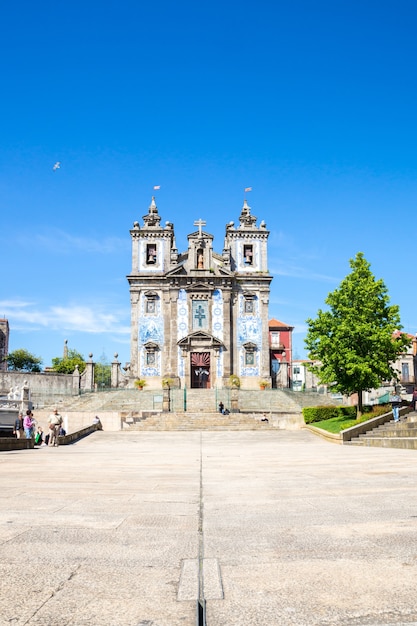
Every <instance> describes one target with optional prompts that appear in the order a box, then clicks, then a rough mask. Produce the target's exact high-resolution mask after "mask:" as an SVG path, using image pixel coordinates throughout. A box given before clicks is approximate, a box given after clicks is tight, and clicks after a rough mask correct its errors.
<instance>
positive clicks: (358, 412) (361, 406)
mask: <svg viewBox="0 0 417 626" xmlns="http://www.w3.org/2000/svg"><path fill="white" fill-rule="evenodd" d="M362 412H363V403H362V389H360V390H359V391H358V407H357V410H356V419H357V420H358V419H360V418H361V417H362Z"/></svg>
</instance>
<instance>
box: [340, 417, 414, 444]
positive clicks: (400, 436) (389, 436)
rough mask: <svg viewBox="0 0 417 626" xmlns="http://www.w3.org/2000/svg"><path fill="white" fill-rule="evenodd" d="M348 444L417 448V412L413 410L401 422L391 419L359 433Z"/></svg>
mask: <svg viewBox="0 0 417 626" xmlns="http://www.w3.org/2000/svg"><path fill="white" fill-rule="evenodd" d="M346 443H348V445H353V446H375V447H384V448H405V449H411V450H417V413H416V412H415V411H412V412H410V413H408V414H407V416H406V417H402V418H401V421H400V422H394V420H391V421H389V422H386V423H385V424H381V425H380V426H378V427H376V428H374V429H373V430H369V431H367V432H366V433H364V434H362V435H359V436H358V437H356V438H355V439H352V440H351V441H350V442H346Z"/></svg>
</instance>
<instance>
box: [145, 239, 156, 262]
mask: <svg viewBox="0 0 417 626" xmlns="http://www.w3.org/2000/svg"><path fill="white" fill-rule="evenodd" d="M155 263H156V244H155V243H148V244H146V264H147V265H154V264H155Z"/></svg>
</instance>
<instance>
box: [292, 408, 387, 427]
mask: <svg viewBox="0 0 417 626" xmlns="http://www.w3.org/2000/svg"><path fill="white" fill-rule="evenodd" d="M390 410H391V406H390V405H389V404H385V405H384V404H380V405H377V406H368V405H367V406H364V407H363V413H365V414H368V415H369V417H368V419H370V418H371V417H377V416H378V415H383V414H384V413H388V411H390ZM303 417H304V421H305V423H306V424H312V423H313V422H322V421H324V420H329V419H332V418H335V417H336V418H337V417H347V418H349V417H350V418H352V419H355V418H356V406H307V407H305V408H304V409H303Z"/></svg>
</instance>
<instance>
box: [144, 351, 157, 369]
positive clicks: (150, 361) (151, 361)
mask: <svg viewBox="0 0 417 626" xmlns="http://www.w3.org/2000/svg"><path fill="white" fill-rule="evenodd" d="M146 365H149V366H153V365H155V352H154V350H148V351H147V352H146Z"/></svg>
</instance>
